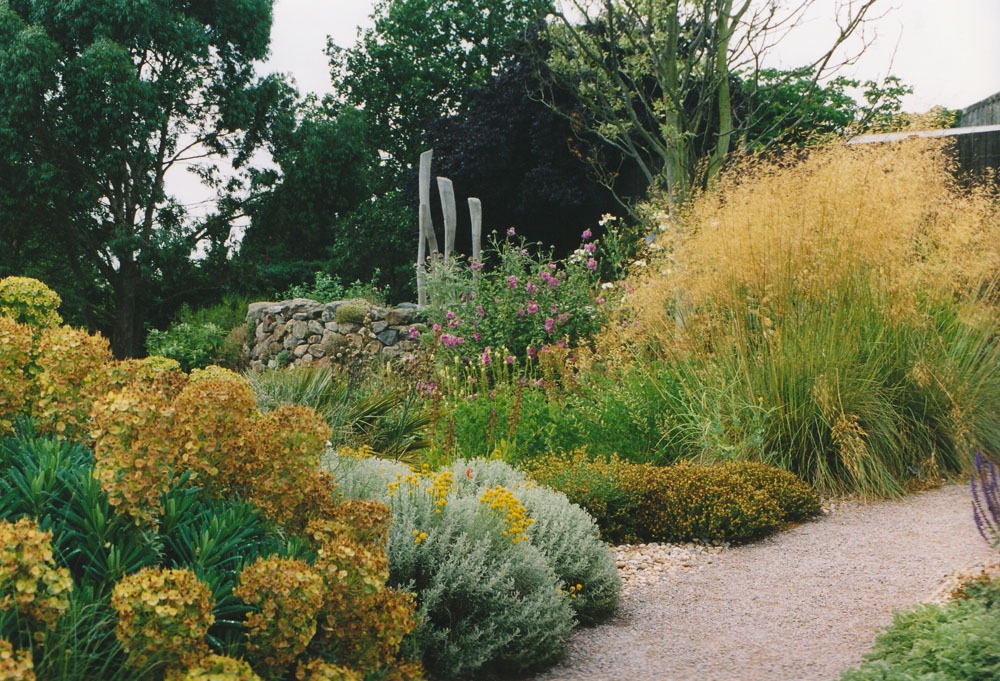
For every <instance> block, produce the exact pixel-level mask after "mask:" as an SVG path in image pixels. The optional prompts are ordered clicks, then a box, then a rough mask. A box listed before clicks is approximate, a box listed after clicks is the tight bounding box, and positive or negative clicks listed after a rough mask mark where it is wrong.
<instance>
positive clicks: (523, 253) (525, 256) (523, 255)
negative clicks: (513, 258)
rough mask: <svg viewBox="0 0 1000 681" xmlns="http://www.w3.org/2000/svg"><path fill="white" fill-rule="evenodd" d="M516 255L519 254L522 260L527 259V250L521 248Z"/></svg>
mask: <svg viewBox="0 0 1000 681" xmlns="http://www.w3.org/2000/svg"><path fill="white" fill-rule="evenodd" d="M518 253H520V254H521V257H522V258H527V257H528V249H527V248H522V249H521V250H520V251H518Z"/></svg>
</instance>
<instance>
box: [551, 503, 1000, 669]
mask: <svg viewBox="0 0 1000 681" xmlns="http://www.w3.org/2000/svg"><path fill="white" fill-rule="evenodd" d="M617 553H618V565H619V570H621V571H622V575H623V579H624V580H625V596H624V599H623V605H622V609H621V612H620V614H619V616H618V617H617V618H616V619H615V620H613V621H611V622H610V623H608V624H605V625H602V626H599V627H593V628H589V629H582V630H579V631H578V632H577V633H575V634H574V635H573V637H572V638H571V639H570V641H569V645H568V652H567V656H566V659H565V661H564V662H563V664H562V665H560V666H558V667H555V668H554V669H551V670H549V671H548V672H546V673H544V674H541V675H539V676H537V677H534V678H535V681H560V680H563V679H573V680H574V681H584V680H588V679H594V680H598V679H599V680H601V681H616V680H619V679H620V680H622V681H626V680H627V681H640V680H644V679H651V680H652V679H656V680H658V681H685V680H687V679H698V680H699V681H813V680H816V681H832V680H833V679H836V678H837V677H838V675H839V673H840V672H841V671H843V670H844V669H847V668H849V667H852V666H854V665H856V664H858V663H859V662H860V661H861V656H862V654H863V653H864V652H865V651H867V650H868V649H869V648H870V647H871V644H872V642H873V641H874V638H875V633H876V631H877V630H878V629H880V628H882V627H884V626H886V625H887V624H889V623H890V622H891V621H892V613H893V611H894V610H897V609H901V608H907V607H910V606H912V605H914V604H916V603H920V602H923V601H928V600H933V599H934V598H935V597H937V596H939V595H940V592H941V591H942V588H943V586H944V585H945V584H946V582H947V579H948V577H949V575H951V574H952V573H954V572H956V571H958V570H962V569H967V568H970V567H972V566H975V565H981V564H985V563H990V562H995V561H996V559H997V556H996V553H995V552H993V551H992V550H991V549H990V548H989V546H988V545H987V544H986V542H984V541H983V539H982V538H981V537H980V536H979V534H978V533H977V532H976V528H975V526H974V524H973V522H972V510H971V503H970V500H969V494H968V489H967V487H964V486H962V485H949V486H946V487H943V488H941V489H937V490H933V491H930V492H923V493H919V494H915V495H912V496H910V497H908V498H906V499H903V500H900V501H888V502H886V501H883V502H874V503H871V504H861V503H857V502H848V503H838V504H835V505H834V506H833V507H832V508H831V509H830V510H829V511H828V512H827V514H826V515H825V516H823V517H822V518H820V519H818V520H815V521H812V522H808V523H804V524H802V525H799V526H797V527H794V528H792V529H789V530H786V531H784V532H781V533H779V534H777V535H775V536H773V537H770V538H768V539H765V540H763V541H760V542H757V543H754V544H751V545H748V546H737V547H731V548H725V547H698V546H696V545H690V544H689V545H680V546H671V545H643V546H639V547H619V549H618V551H617Z"/></svg>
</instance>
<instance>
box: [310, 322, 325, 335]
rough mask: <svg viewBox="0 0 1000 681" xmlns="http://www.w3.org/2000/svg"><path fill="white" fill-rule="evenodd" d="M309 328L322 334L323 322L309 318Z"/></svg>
mask: <svg viewBox="0 0 1000 681" xmlns="http://www.w3.org/2000/svg"><path fill="white" fill-rule="evenodd" d="M309 330H310V331H312V332H313V333H318V334H322V333H323V331H324V330H325V329H324V327H323V322H321V321H319V320H318V319H312V320H310V321H309Z"/></svg>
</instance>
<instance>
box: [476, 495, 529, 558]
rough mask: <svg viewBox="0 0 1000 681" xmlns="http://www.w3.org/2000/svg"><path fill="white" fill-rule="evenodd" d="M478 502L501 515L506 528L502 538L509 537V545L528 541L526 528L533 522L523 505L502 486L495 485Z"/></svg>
mask: <svg viewBox="0 0 1000 681" xmlns="http://www.w3.org/2000/svg"><path fill="white" fill-rule="evenodd" d="M479 501H480V502H481V503H483V504H486V505H487V506H489V507H490V508H492V509H493V510H495V511H499V512H500V513H501V514H502V515H503V522H504V524H505V525H506V526H507V529H505V530H504V531H503V536H505V537H510V541H511V543H513V544H517V543H519V542H522V541H525V540H527V539H528V527H530V526H531V524H532V523H533V522H535V521H534V520H533V519H532V518H529V517H528V512H527V511H526V510H525V508H524V504H522V503H521V501H520V500H519V499H518V498H517V497H516V496H514V493H513V492H511V491H510V490H509V489H507V488H506V487H503V486H502V485H496V486H494V487H491V488H490V489H488V490H486V491H485V492H483V495H482V496H481V497H479Z"/></svg>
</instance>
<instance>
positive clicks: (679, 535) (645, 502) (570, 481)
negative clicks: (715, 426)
mask: <svg viewBox="0 0 1000 681" xmlns="http://www.w3.org/2000/svg"><path fill="white" fill-rule="evenodd" d="M531 472H532V476H533V477H535V479H536V480H538V481H539V482H541V483H542V484H545V485H548V486H550V487H553V488H554V489H557V490H559V491H561V492H563V493H564V494H566V496H567V497H568V498H569V499H570V500H571V501H573V502H574V503H577V504H580V505H581V506H582V507H584V508H586V509H587V510H588V511H589V512H590V514H591V515H593V516H594V518H595V520H596V521H597V524H598V526H600V528H601V532H602V535H603V537H604V539H605V540H606V541H612V542H620V541H690V540H693V539H697V540H702V541H715V540H720V541H721V540H724V541H734V542H741V541H748V540H751V539H756V538H758V537H762V536H765V535H767V534H770V533H772V532H774V531H775V530H777V529H778V528H779V527H780V526H781V525H782V524H784V523H787V522H790V521H795V520H802V519H804V518H808V517H810V516H814V515H816V514H818V513H819V510H820V506H819V497H818V495H817V494H816V492H815V491H814V490H813V489H812V488H810V487H809V486H808V485H807V484H805V483H804V482H802V481H801V480H799V479H798V478H796V477H795V476H794V475H792V474H790V473H787V472H784V471H780V470H777V469H773V468H772V467H770V466H766V465H764V464H759V463H755V462H730V463H725V464H718V465H712V466H705V465H699V464H693V463H688V462H684V463H680V464H675V465H673V466H653V465H650V464H641V465H640V464H631V463H627V462H625V461H622V460H621V459H618V458H617V457H613V458H612V459H611V460H610V461H605V460H602V459H596V460H591V459H590V458H589V457H588V456H587V455H586V453H584V452H577V453H575V454H573V455H570V456H562V457H553V458H549V459H544V460H542V461H540V462H538V463H536V464H535V465H534V466H533V467H532V468H531Z"/></svg>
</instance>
